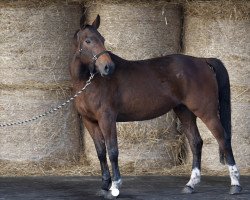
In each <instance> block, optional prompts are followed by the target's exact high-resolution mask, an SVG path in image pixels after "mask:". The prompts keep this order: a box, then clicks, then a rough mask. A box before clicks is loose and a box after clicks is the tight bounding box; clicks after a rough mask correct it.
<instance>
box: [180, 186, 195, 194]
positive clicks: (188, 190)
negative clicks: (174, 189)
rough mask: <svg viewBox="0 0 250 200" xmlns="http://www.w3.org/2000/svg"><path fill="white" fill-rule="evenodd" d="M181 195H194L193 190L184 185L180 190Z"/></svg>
mask: <svg viewBox="0 0 250 200" xmlns="http://www.w3.org/2000/svg"><path fill="white" fill-rule="evenodd" d="M182 193H184V194H192V193H194V188H192V187H190V186H188V185H186V186H185V187H184V188H183V189H182Z"/></svg>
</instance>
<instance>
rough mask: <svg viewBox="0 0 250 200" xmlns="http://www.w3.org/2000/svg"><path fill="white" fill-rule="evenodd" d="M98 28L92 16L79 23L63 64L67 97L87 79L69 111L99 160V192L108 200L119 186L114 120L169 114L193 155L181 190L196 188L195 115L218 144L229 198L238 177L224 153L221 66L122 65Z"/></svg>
mask: <svg viewBox="0 0 250 200" xmlns="http://www.w3.org/2000/svg"><path fill="white" fill-rule="evenodd" d="M99 25H100V16H99V15H98V16H97V17H96V19H95V20H94V22H93V23H92V24H91V25H90V24H87V25H82V26H81V28H80V29H79V30H78V31H77V32H76V33H75V35H74V39H73V54H72V55H73V56H72V59H71V62H70V74H71V77H72V82H73V88H74V90H75V91H79V90H81V89H82V87H83V86H84V85H85V84H86V81H87V80H88V79H89V76H90V74H92V76H93V74H95V77H94V78H93V79H92V81H91V84H90V85H88V87H87V88H86V90H85V91H84V92H83V93H82V94H81V96H79V97H78V98H76V100H75V106H76V109H77V111H78V112H79V114H80V115H81V116H82V120H83V123H84V125H85V127H86V128H87V130H88V131H89V133H90V135H91V137H92V139H93V142H94V144H95V148H96V151H97V156H98V158H99V161H100V165H101V172H102V187H101V192H100V193H99V194H100V195H103V196H104V197H105V198H108V199H112V198H116V197H117V196H118V195H119V188H120V187H121V184H122V179H121V175H120V171H119V165H118V154H119V151H118V144H117V131H116V122H129V121H141V120H148V119H152V118H155V117H158V116H161V115H163V114H165V113H167V112H168V111H170V110H171V109H173V110H174V112H175V113H176V115H177V116H178V118H179V119H180V121H181V123H182V127H183V128H184V131H185V135H186V137H187V139H188V141H189V144H190V147H191V151H192V154H193V164H192V173H191V177H190V180H189V181H188V183H187V184H186V186H185V187H184V189H183V192H184V193H193V192H194V187H195V185H197V184H198V183H199V182H200V177H201V173H200V170H201V150H202V144H203V141H202V139H201V136H200V133H199V131H198V128H197V124H196V118H197V117H198V118H200V119H201V120H202V121H203V122H204V123H205V125H206V126H207V128H208V129H209V130H210V131H211V133H212V134H213V135H214V137H215V138H216V140H217V141H218V144H219V152H220V162H221V163H225V162H226V163H227V165H228V168H229V174H230V178H231V188H230V194H237V193H240V191H241V189H242V188H241V186H240V183H239V177H240V174H239V171H238V169H237V167H236V163H235V159H234V156H233V151H232V147H231V108H230V107H231V105H230V83H229V76H228V73H227V70H226V68H225V67H224V65H223V63H222V62H221V61H220V60H219V59H216V58H197V57H191V56H187V55H181V54H173V55H167V56H164V57H158V58H152V59H147V60H138V61H128V60H125V59H122V58H120V57H119V56H117V55H115V54H113V53H111V52H108V51H107V50H106V48H105V45H104V42H105V39H104V38H103V36H102V35H101V34H100V33H99V32H98V30H97V29H98V27H99ZM142 142H143V141H142ZM107 153H108V156H109V159H110V163H111V167H112V172H113V174H112V175H113V176H112V178H111V175H110V171H109V167H108V164H107Z"/></svg>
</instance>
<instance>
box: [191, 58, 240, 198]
mask: <svg viewBox="0 0 250 200" xmlns="http://www.w3.org/2000/svg"><path fill="white" fill-rule="evenodd" d="M206 62H207V64H208V65H209V66H210V67H212V68H213V70H214V71H215V74H216V81H217V87H214V86H213V84H212V82H207V83H206V84H207V86H206V88H207V89H208V90H206V93H207V94H205V93H204V92H203V97H205V96H207V97H206V98H207V99H209V101H208V100H204V102H206V103H207V104H206V105H205V104H204V102H203V103H202V102H201V103H200V105H201V106H200V108H199V109H198V110H192V108H190V110H191V111H192V112H193V113H194V114H195V115H197V116H198V117H199V118H200V119H201V120H202V121H203V122H204V123H205V125H206V126H207V127H208V129H209V130H210V131H211V133H212V134H213V136H214V137H215V138H216V140H217V142H218V144H219V149H220V154H221V155H220V159H221V161H223V160H224V157H225V159H226V162H227V164H228V167H229V171H230V178H231V185H232V187H231V190H230V194H235V193H239V192H240V191H241V187H240V184H239V171H238V170H237V167H236V164H235V160H234V156H233V151H232V147H231V108H230V84H229V77H228V73H227V71H226V69H225V67H224V65H223V64H222V62H221V61H219V60H218V59H206ZM209 84H210V87H209ZM217 89H218V93H217V95H213V94H214V92H215V91H216V90H217ZM201 94H202V91H201ZM217 97H218V99H217ZM206 98H204V99H206ZM204 105H205V106H204ZM218 109H219V116H218ZM201 113H202V115H200V114H201Z"/></svg>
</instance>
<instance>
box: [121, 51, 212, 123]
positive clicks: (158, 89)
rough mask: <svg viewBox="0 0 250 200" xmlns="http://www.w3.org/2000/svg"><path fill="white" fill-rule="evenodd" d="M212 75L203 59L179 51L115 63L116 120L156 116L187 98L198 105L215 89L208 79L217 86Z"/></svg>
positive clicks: (182, 102) (186, 100)
mask: <svg viewBox="0 0 250 200" xmlns="http://www.w3.org/2000/svg"><path fill="white" fill-rule="evenodd" d="M212 74H213V72H212V70H211V69H210V68H209V66H208V64H207V63H206V59H204V58H196V57H191V56H186V55H180V54H174V55H168V56H165V57H159V58H153V59H148V60H142V61H128V62H120V63H118V70H117V72H116V76H117V78H116V80H117V83H116V85H118V93H119V97H118V99H119V101H118V102H119V104H118V105H119V106H118V108H119V114H118V118H120V120H119V121H132V120H145V119H151V118H155V117H158V116H160V115H162V114H165V113H166V112H168V111H169V110H171V109H172V108H174V107H176V106H178V105H180V104H186V103H187V102H189V101H193V103H194V104H198V99H200V97H201V96H204V98H205V96H206V94H205V93H206V92H210V91H214V88H213V90H210V89H209V88H208V87H207V83H208V82H213V84H214V87H216V81H215V80H214V77H213V76H212ZM210 85H211V84H209V87H210ZM210 93H211V92H210ZM211 95H216V94H214V93H213V92H212V93H211ZM198 97H199V98H198ZM195 98H196V99H197V101H196V102H194V99H195ZM119 116H120V117H119Z"/></svg>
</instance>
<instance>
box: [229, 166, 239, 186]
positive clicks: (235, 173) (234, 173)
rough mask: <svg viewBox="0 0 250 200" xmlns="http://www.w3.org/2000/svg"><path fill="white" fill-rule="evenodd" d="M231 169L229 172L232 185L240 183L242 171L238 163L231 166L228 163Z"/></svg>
mask: <svg viewBox="0 0 250 200" xmlns="http://www.w3.org/2000/svg"><path fill="white" fill-rule="evenodd" d="M228 169H229V174H230V178H231V185H240V183H239V180H240V172H239V170H238V168H237V167H236V165H233V166H230V165H228Z"/></svg>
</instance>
